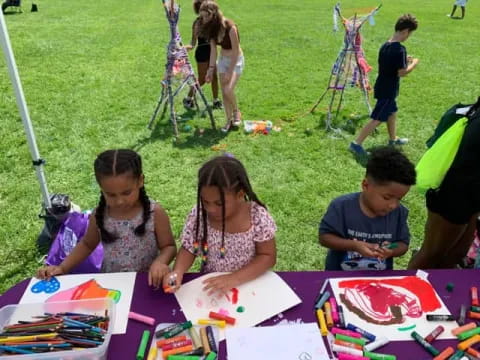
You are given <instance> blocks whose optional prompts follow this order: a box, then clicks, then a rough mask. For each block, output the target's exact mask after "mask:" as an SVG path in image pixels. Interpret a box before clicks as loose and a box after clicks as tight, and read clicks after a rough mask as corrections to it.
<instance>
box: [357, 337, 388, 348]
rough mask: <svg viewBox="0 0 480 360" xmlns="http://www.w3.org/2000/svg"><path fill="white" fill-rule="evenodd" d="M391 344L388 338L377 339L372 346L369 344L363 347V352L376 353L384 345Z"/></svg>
mask: <svg viewBox="0 0 480 360" xmlns="http://www.w3.org/2000/svg"><path fill="white" fill-rule="evenodd" d="M389 342H390V340H388V339H387V338H386V337H379V338H377V339H376V340H375V341H374V342H371V343H370V344H367V345H365V346H364V347H363V350H365V351H374V350H377V349H378V348H381V347H382V346H384V345H387V344H388V343H389Z"/></svg>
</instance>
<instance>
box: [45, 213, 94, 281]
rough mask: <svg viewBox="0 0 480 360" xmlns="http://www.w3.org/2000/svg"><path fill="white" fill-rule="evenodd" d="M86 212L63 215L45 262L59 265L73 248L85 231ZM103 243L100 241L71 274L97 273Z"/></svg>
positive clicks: (86, 223)
mask: <svg viewBox="0 0 480 360" xmlns="http://www.w3.org/2000/svg"><path fill="white" fill-rule="evenodd" d="M88 217H89V215H88V214H83V213H79V212H71V213H68V215H67V216H66V217H65V219H64V220H63V222H62V225H61V226H60V230H59V231H58V233H57V236H56V237H55V240H54V241H53V243H52V246H51V247H50V250H49V251H48V256H47V259H46V260H45V263H46V264H47V265H60V264H61V262H62V261H63V260H64V259H65V258H66V257H67V256H68V255H69V254H70V253H71V252H72V250H73V248H74V247H75V245H77V243H78V242H79V241H80V240H81V239H82V237H83V236H84V235H85V233H86V232H87V227H88ZM102 261H103V245H102V243H101V242H100V244H98V246H97V248H96V249H95V250H93V252H92V253H91V254H90V255H89V256H88V258H86V259H85V260H84V261H83V262H82V263H81V264H80V265H78V266H76V267H75V268H73V269H72V270H71V271H70V273H71V274H80V273H98V272H99V271H100V269H101V267H102Z"/></svg>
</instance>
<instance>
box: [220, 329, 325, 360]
mask: <svg viewBox="0 0 480 360" xmlns="http://www.w3.org/2000/svg"><path fill="white" fill-rule="evenodd" d="M226 333H227V354H228V360H244V359H248V360H263V359H275V360H292V359H295V360H329V359H330V357H329V356H328V352H327V349H326V347H325V344H324V342H323V339H322V336H321V335H320V330H319V329H318V326H317V324H315V323H310V324H300V325H277V326H259V327H254V328H232V329H228V330H227V331H226Z"/></svg>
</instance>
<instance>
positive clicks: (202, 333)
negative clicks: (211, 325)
mask: <svg viewBox="0 0 480 360" xmlns="http://www.w3.org/2000/svg"><path fill="white" fill-rule="evenodd" d="M200 339H201V340H202V345H203V353H204V354H205V355H207V354H208V353H209V352H210V345H209V343H208V337H207V329H205V328H204V327H202V328H200Z"/></svg>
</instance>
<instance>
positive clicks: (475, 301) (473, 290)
mask: <svg viewBox="0 0 480 360" xmlns="http://www.w3.org/2000/svg"><path fill="white" fill-rule="evenodd" d="M470 295H471V297H472V305H473V306H479V305H480V303H479V302H478V289H477V288H476V287H475V286H472V287H471V288H470Z"/></svg>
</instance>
